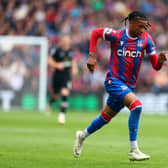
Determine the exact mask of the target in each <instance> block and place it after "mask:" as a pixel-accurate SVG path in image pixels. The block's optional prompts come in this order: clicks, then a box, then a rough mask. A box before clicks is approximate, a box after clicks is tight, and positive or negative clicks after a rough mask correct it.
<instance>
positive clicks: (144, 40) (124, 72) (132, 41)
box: [103, 28, 156, 89]
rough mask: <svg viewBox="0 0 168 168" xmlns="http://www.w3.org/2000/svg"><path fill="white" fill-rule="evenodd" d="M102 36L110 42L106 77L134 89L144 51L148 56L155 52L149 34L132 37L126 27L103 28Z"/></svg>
mask: <svg viewBox="0 0 168 168" xmlns="http://www.w3.org/2000/svg"><path fill="white" fill-rule="evenodd" d="M103 38H104V40H108V41H110V42H111V56H110V60H109V70H108V73H107V78H110V77H113V78H116V79H119V80H121V81H122V82H124V83H125V84H126V85H127V86H129V87H130V88H132V89H134V88H135V86H136V81H137V77H138V74H139V70H140V66H141V63H142V59H143V56H144V52H146V53H147V54H148V55H149V56H150V55H154V54H156V47H155V44H154V42H153V40H152V38H151V36H150V35H149V34H148V33H147V32H144V33H142V35H141V36H139V37H136V38H132V37H130V36H129V34H128V29H127V28H125V29H123V30H114V29H109V28H104V31H103Z"/></svg>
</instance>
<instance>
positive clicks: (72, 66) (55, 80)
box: [48, 35, 78, 124]
mask: <svg viewBox="0 0 168 168" xmlns="http://www.w3.org/2000/svg"><path fill="white" fill-rule="evenodd" d="M73 57H74V55H73V51H72V48H71V39H70V36H69V35H63V36H61V37H60V41H59V45H58V46H55V47H53V48H52V49H51V51H50V54H49V57H48V65H49V66H50V67H52V68H54V72H53V77H52V94H51V96H50V98H49V105H50V106H51V104H52V103H54V102H55V101H56V100H57V99H58V98H59V95H61V105H60V113H59V115H58V123H59V124H64V123H65V121H66V118H65V117H66V111H67V108H68V96H69V94H70V88H71V74H72V75H76V74H77V72H78V69H77V64H76V61H75V60H74V58H73Z"/></svg>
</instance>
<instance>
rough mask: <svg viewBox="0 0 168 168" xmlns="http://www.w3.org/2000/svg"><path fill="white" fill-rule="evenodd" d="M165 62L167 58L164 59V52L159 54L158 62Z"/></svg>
mask: <svg viewBox="0 0 168 168" xmlns="http://www.w3.org/2000/svg"><path fill="white" fill-rule="evenodd" d="M166 60H167V58H166V53H165V52H164V51H162V52H161V53H160V54H159V57H158V62H159V63H160V64H163V63H164V62H165V61H166Z"/></svg>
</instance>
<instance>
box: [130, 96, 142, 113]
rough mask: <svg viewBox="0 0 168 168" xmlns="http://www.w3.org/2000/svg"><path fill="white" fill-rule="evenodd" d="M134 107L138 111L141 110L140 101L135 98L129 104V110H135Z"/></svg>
mask: <svg viewBox="0 0 168 168" xmlns="http://www.w3.org/2000/svg"><path fill="white" fill-rule="evenodd" d="M135 109H136V111H139V112H141V111H142V103H141V102H140V101H139V100H138V99H137V100H135V101H134V102H133V103H132V104H131V105H130V106H129V110H130V111H133V110H135Z"/></svg>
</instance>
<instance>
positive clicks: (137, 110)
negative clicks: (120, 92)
mask: <svg viewBox="0 0 168 168" xmlns="http://www.w3.org/2000/svg"><path fill="white" fill-rule="evenodd" d="M129 109H130V111H131V112H130V116H129V120H128V127H129V138H130V141H136V140H137V134H138V127H139V119H140V114H141V111H142V104H141V102H140V101H139V100H136V101H135V102H134V103H132V104H131V106H130V107H129Z"/></svg>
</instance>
